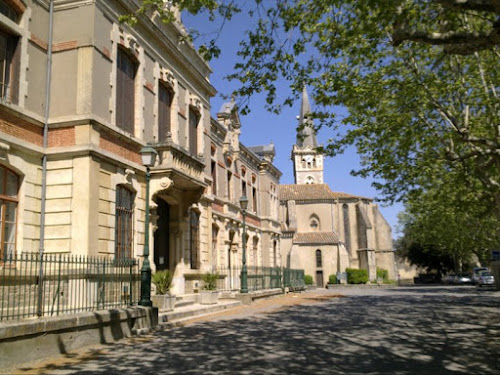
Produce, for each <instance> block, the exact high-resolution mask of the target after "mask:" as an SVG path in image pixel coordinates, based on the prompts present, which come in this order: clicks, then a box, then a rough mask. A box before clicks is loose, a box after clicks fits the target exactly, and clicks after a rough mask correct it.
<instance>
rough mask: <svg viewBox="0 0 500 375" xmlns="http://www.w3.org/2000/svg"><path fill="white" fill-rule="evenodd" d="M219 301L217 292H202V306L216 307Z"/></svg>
mask: <svg viewBox="0 0 500 375" xmlns="http://www.w3.org/2000/svg"><path fill="white" fill-rule="evenodd" d="M218 301H219V292H218V291H216V290H202V291H201V292H200V304H202V305H215V304H216V303H217V302H218Z"/></svg>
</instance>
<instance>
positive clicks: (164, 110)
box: [158, 83, 173, 142]
mask: <svg viewBox="0 0 500 375" xmlns="http://www.w3.org/2000/svg"><path fill="white" fill-rule="evenodd" d="M172 96H173V95H172V92H171V91H170V89H169V88H168V87H166V86H165V85H164V84H162V83H160V84H159V85H158V141H159V142H164V141H165V140H166V139H167V133H170V132H171V130H170V111H171V105H172Z"/></svg>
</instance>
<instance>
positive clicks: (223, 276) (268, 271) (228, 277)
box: [215, 266, 305, 292]
mask: <svg viewBox="0 0 500 375" xmlns="http://www.w3.org/2000/svg"><path fill="white" fill-rule="evenodd" d="M215 271H216V272H217V273H218V274H219V279H218V281H217V289H218V290H221V291H238V290H240V289H241V267H232V268H217V269H216V270H215ZM247 275H248V276H247V285H248V290H249V291H251V292H252V291H257V290H265V289H274V288H290V289H292V290H299V289H301V288H302V289H303V288H304V287H305V284H304V270H296V269H290V268H281V267H255V266H249V267H247Z"/></svg>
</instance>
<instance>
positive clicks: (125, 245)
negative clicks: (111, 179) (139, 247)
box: [114, 184, 137, 259]
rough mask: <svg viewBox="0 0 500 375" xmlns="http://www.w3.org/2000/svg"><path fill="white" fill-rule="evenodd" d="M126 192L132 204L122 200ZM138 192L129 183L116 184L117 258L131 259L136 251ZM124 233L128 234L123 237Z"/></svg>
mask: <svg viewBox="0 0 500 375" xmlns="http://www.w3.org/2000/svg"><path fill="white" fill-rule="evenodd" d="M121 192H124V193H125V192H126V193H128V194H129V198H130V201H129V202H130V205H128V206H126V207H125V205H124V204H123V203H127V202H126V201H120V199H121V198H126V197H124V196H123V194H121ZM136 196H137V192H136V191H135V190H134V189H132V188H131V187H130V186H128V185H127V184H118V185H116V191H115V241H114V248H115V249H114V254H115V258H117V259H130V258H132V254H133V253H134V223H135V220H134V213H135V199H136ZM120 233H122V234H123V235H125V236H126V238H123V236H122V235H119V234H120Z"/></svg>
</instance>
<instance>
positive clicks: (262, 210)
mask: <svg viewBox="0 0 500 375" xmlns="http://www.w3.org/2000/svg"><path fill="white" fill-rule="evenodd" d="M137 3H138V2H137V1H136V0H115V1H109V0H94V1H78V0H64V1H63V0H55V1H49V0H0V41H1V44H0V45H1V48H2V51H1V53H2V55H1V56H2V58H1V60H0V61H1V64H2V76H1V78H0V83H1V85H0V87H1V90H2V91H1V98H0V176H1V184H0V186H1V189H2V190H1V191H0V204H1V212H2V218H1V241H0V246H1V247H0V250H1V256H7V255H10V254H14V253H21V252H39V250H40V248H42V249H43V250H44V251H45V252H46V253H70V254H78V255H99V256H109V257H140V256H142V255H143V248H144V239H145V232H146V230H149V231H150V238H151V244H150V248H151V255H150V258H151V259H152V261H153V262H152V263H153V268H154V269H167V268H168V269H170V270H172V271H173V272H174V275H175V277H174V288H175V292H176V293H179V294H183V293H189V292H192V291H193V290H195V289H196V286H197V280H198V279H199V278H200V274H201V273H203V272H206V271H208V270H213V269H214V268H217V267H226V266H237V265H240V264H241V252H242V251H241V250H242V248H241V246H242V242H241V230H242V228H241V227H242V226H241V221H242V220H241V218H242V216H241V210H240V208H239V205H238V201H239V198H240V196H241V195H245V194H246V195H247V196H248V197H249V200H250V205H249V213H248V216H247V218H248V232H247V233H248V241H247V246H248V250H249V254H250V256H249V264H250V265H257V264H258V265H279V264H280V260H281V254H280V246H279V229H280V228H279V224H278V223H279V220H278V185H279V177H280V172H279V171H278V170H277V169H276V168H275V167H274V166H273V164H272V156H273V152H274V149H273V146H272V145H269V146H262V147H257V148H256V149H252V148H248V147H245V146H243V145H242V144H241V143H240V142H239V134H240V131H241V125H240V122H239V118H238V116H237V113H236V111H235V108H234V103H228V104H227V105H226V106H224V107H223V109H222V110H221V111H220V113H219V115H218V116H217V118H212V117H211V115H210V98H211V97H212V96H213V95H215V93H216V90H215V88H214V87H213V86H212V85H211V84H210V80H209V76H210V73H211V70H210V67H209V66H208V65H207V63H206V62H205V61H204V60H203V59H202V58H201V56H200V55H198V53H197V52H196V51H195V49H194V48H193V46H192V45H190V44H189V43H187V42H181V41H182V37H183V36H185V29H184V27H183V26H182V24H181V23H180V20H179V21H178V22H174V23H171V24H163V23H162V22H161V21H160V20H159V19H158V17H157V16H156V15H155V14H149V15H143V16H141V17H139V18H138V22H137V24H136V25H135V26H134V27H133V28H132V27H129V26H127V25H125V24H122V23H120V22H119V21H118V19H119V16H120V15H122V14H125V13H129V12H131V11H133V10H134V9H135V8H136V6H137ZM146 144H151V145H152V146H153V147H154V148H155V149H156V151H157V152H158V158H157V160H156V164H155V165H154V166H153V167H152V168H151V175H152V177H151V184H150V187H151V188H150V192H151V194H150V197H151V200H150V201H151V208H152V210H151V226H150V228H145V196H146V189H145V186H146V185H145V171H146V170H145V167H144V166H143V165H141V158H140V154H139V151H140V150H141V148H142V147H143V146H145V145H146Z"/></svg>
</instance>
